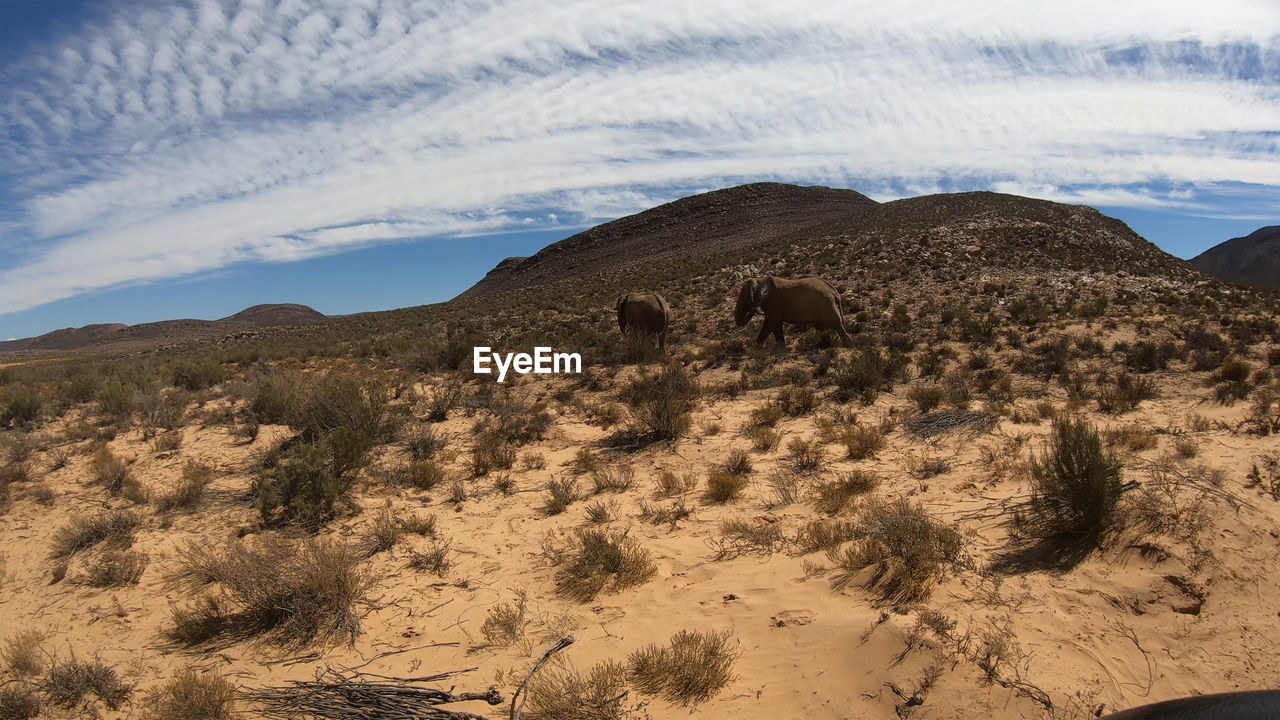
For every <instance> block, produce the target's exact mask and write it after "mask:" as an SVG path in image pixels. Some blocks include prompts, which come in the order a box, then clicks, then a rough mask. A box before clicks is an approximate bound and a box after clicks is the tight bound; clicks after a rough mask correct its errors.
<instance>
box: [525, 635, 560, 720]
mask: <svg viewBox="0 0 1280 720" xmlns="http://www.w3.org/2000/svg"><path fill="white" fill-rule="evenodd" d="M575 641H576V639H575V638H574V637H573V635H565V636H564V637H562V638H560V639H559V640H557V641H555V643H554V644H553V645H552V646H551V647H549V648H547V649H546V650H544V651H543V652H542V657H540V658H538V662H536V663H534V664H533V667H531V668H529V674H528V675H526V676H525V678H524V682H523V683H522V684H521V685H520V689H519V690H516V692H515V694H514V695H512V696H511V720H520V713H522V712H524V701H525V700H528V699H529V681H530V680H532V679H533V674H534V673H536V672H538V670H539V669H540V668H542V666H543V665H545V664H547V661H548V660H550V659H551V656H552V655H555V654H556V653H558V652H560V651H561V650H563V649H565V648H567V647H569V646H570V645H572V644H573V643H574V642H575ZM521 694H523V695H524V697H523V698H521V699H520V707H516V698H518V697H520V695H521Z"/></svg>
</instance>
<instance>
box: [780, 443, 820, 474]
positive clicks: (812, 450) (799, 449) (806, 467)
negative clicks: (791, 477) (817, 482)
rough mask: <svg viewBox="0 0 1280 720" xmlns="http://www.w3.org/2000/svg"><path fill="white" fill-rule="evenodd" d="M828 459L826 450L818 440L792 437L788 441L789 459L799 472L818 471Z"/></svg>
mask: <svg viewBox="0 0 1280 720" xmlns="http://www.w3.org/2000/svg"><path fill="white" fill-rule="evenodd" d="M826 459H827V453H826V451H825V450H823V448H822V446H821V445H820V444H818V443H817V442H810V441H805V440H802V439H800V438H792V439H791V442H789V443H787V460H788V461H790V463H791V467H792V468H793V469H794V470H795V471H796V472H798V473H802V474H806V473H813V472H817V471H818V468H820V467H822V463H823V461H825V460H826Z"/></svg>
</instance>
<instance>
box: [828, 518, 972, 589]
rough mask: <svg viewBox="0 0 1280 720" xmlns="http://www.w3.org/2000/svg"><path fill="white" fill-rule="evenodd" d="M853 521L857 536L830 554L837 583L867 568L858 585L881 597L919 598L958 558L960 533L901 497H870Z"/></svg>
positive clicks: (852, 577)
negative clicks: (841, 550) (838, 550)
mask: <svg viewBox="0 0 1280 720" xmlns="http://www.w3.org/2000/svg"><path fill="white" fill-rule="evenodd" d="M856 522H857V534H858V536H859V538H860V539H859V541H858V542H855V543H853V544H852V545H850V546H849V547H847V548H845V549H844V551H843V552H842V553H839V554H836V555H835V557H833V558H832V559H833V560H835V562H836V563H837V564H838V565H839V567H840V573H839V574H838V575H837V576H836V578H835V582H834V585H835V587H836V588H843V587H845V586H847V585H848V584H850V583H851V582H853V581H854V580H855V579H856V578H857V577H858V575H860V574H861V573H862V572H863V571H864V570H866V569H868V568H870V570H871V572H870V574H869V575H867V576H866V577H865V578H864V579H863V581H862V586H863V587H865V588H867V589H868V590H872V591H874V592H875V593H876V594H877V595H878V597H879V599H880V600H881V601H882V602H886V603H894V604H898V603H910V602H922V601H924V600H926V599H928V597H929V594H930V591H931V590H932V586H933V583H934V581H935V580H936V579H937V578H938V577H939V576H940V575H941V574H942V573H943V572H945V571H946V570H947V568H949V567H952V566H954V565H956V564H958V563H959V562H960V561H961V551H962V550H963V544H962V543H961V540H960V533H959V532H957V531H956V530H955V528H953V527H951V526H950V525H946V524H943V523H942V522H939V521H938V520H935V519H934V518H932V517H930V516H929V514H928V513H927V512H925V511H924V508H922V507H920V506H919V505H914V504H912V503H910V502H908V501H907V500H905V499H901V500H895V501H893V502H888V503H886V502H883V501H878V500H872V501H869V502H867V503H866V504H864V505H863V506H862V508H861V509H860V510H859V512H858V517H857V520H856Z"/></svg>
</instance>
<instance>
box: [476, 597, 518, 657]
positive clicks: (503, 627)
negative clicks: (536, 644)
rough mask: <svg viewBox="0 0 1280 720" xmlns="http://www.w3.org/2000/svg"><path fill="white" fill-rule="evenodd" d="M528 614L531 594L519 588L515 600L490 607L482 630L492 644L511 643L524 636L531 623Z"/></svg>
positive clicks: (481, 627) (503, 644) (502, 644)
mask: <svg viewBox="0 0 1280 720" xmlns="http://www.w3.org/2000/svg"><path fill="white" fill-rule="evenodd" d="M528 615H529V595H528V593H526V592H525V591H523V590H518V591H516V599H515V601H514V602H509V603H498V604H497V605H494V606H493V607H491V608H489V613H488V614H487V615H486V616H485V618H484V624H483V625H481V626H480V632H481V633H483V634H484V639H485V640H486V641H487V642H488V643H489V644H490V645H497V646H506V645H511V644H512V643H514V642H516V641H517V640H519V639H520V638H522V637H524V631H525V628H526V627H527V626H528V625H529V616H528Z"/></svg>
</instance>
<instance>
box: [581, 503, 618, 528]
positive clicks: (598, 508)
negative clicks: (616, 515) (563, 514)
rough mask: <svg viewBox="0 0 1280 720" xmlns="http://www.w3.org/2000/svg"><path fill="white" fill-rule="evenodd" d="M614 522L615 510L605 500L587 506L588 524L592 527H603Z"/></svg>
mask: <svg viewBox="0 0 1280 720" xmlns="http://www.w3.org/2000/svg"><path fill="white" fill-rule="evenodd" d="M612 520H613V508H612V507H610V506H609V505H608V504H607V503H605V502H604V501H603V500H596V501H595V502H592V503H590V504H588V505H587V522H588V523H590V524H592V525H603V524H604V523H607V522H611V521H612Z"/></svg>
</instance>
